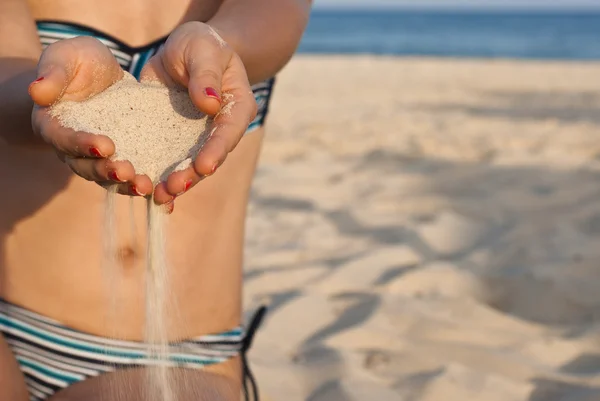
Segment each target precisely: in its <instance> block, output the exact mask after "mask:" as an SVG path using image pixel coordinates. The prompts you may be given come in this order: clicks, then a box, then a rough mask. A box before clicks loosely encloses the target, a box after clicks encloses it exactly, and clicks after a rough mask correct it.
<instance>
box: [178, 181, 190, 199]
mask: <svg viewBox="0 0 600 401" xmlns="http://www.w3.org/2000/svg"><path fill="white" fill-rule="evenodd" d="M191 186H192V180H187V181H186V182H185V183H184V184H183V191H181V192H180V193H178V194H177V195H175V197H178V196H181V195H183V194H184V193H186V192H187V190H188V189H190V187H191Z"/></svg>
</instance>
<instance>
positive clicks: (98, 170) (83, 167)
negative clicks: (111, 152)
mask: <svg viewBox="0 0 600 401" xmlns="http://www.w3.org/2000/svg"><path fill="white" fill-rule="evenodd" d="M65 163H66V164H67V165H68V166H69V167H70V168H71V170H73V172H74V173H75V174H77V175H78V176H80V177H82V178H84V179H86V180H88V181H111V182H113V183H115V182H116V183H125V182H129V181H131V180H133V178H134V177H135V172H134V169H133V166H132V165H131V163H130V162H127V161H111V160H107V159H84V158H70V157H67V158H65Z"/></svg>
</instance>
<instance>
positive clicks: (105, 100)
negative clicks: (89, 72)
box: [50, 73, 211, 401]
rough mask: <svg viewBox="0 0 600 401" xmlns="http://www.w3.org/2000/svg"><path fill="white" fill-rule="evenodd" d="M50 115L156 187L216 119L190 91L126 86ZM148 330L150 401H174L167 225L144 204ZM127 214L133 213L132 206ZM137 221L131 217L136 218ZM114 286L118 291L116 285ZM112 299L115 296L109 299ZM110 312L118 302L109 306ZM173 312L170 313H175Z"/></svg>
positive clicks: (186, 160) (111, 235)
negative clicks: (108, 142) (108, 145)
mask: <svg viewBox="0 0 600 401" xmlns="http://www.w3.org/2000/svg"><path fill="white" fill-rule="evenodd" d="M50 112H51V115H52V116H54V117H56V118H58V120H59V122H60V124H61V125H62V126H64V127H67V128H72V129H74V130H76V131H84V132H89V133H92V134H101V135H106V136H107V137H109V138H110V139H112V141H113V142H114V144H115V154H114V155H113V156H112V157H111V158H112V159H113V160H127V161H129V162H131V164H132V165H133V168H134V169H135V172H136V174H146V175H148V176H149V177H150V179H151V180H152V182H153V183H154V185H156V184H157V183H158V182H159V181H161V180H165V179H166V178H167V176H168V175H169V174H170V173H171V172H173V171H178V170H180V169H184V168H186V167H188V166H189V165H190V164H191V161H192V159H193V158H194V157H196V155H197V154H198V151H199V150H200V148H201V147H202V145H203V144H204V142H205V141H206V139H208V137H209V132H208V127H209V126H210V124H209V123H210V122H211V119H210V118H209V117H208V116H206V115H205V114H203V113H201V112H200V111H198V109H197V108H196V107H195V106H194V104H193V103H192V101H191V99H190V97H189V95H188V92H187V90H185V89H183V88H180V89H175V88H167V87H165V86H164V85H162V84H160V83H156V82H154V83H142V84H140V83H138V82H137V81H136V80H135V78H133V76H131V75H130V74H127V73H125V75H124V77H123V79H121V80H120V81H118V82H116V83H115V84H113V85H112V86H110V87H109V88H108V89H106V90H105V91H104V92H102V93H99V94H97V95H95V96H93V97H91V98H90V99H88V100H86V101H83V102H70V101H64V102H58V103H57V104H55V105H54V106H52V108H51V110H50ZM115 190H116V184H115V185H113V186H111V187H110V188H109V191H108V192H107V198H106V207H105V233H104V241H105V244H104V253H105V255H104V259H105V262H106V264H107V268H106V271H105V274H106V276H107V277H108V279H109V280H108V281H109V282H111V281H110V280H111V277H115V274H114V271H115V269H117V267H116V265H117V263H116V262H117V261H116V260H115V257H116V253H117V249H116V246H117V245H116V244H117V239H116V234H117V233H116V230H115V217H114V213H115V210H114V204H115V203H114V197H115V195H116V192H115ZM147 205H148V208H147V230H148V231H147V234H148V235H147V245H146V278H145V281H146V294H145V303H146V328H145V342H146V344H147V351H148V355H149V356H150V357H151V358H152V359H154V360H157V361H162V363H158V364H155V363H153V364H152V365H153V366H150V367H148V369H147V371H148V382H147V394H146V399H147V400H148V401H153V400H156V401H158V400H160V401H174V400H175V398H174V392H173V389H172V386H171V382H172V380H171V378H170V371H169V369H168V368H167V365H166V362H167V361H168V359H169V341H168V338H169V336H168V328H167V326H166V319H165V318H166V316H167V311H166V309H165V306H166V305H167V303H168V300H169V299H170V298H171V294H170V290H169V288H170V287H169V284H168V281H169V269H168V266H167V260H166V252H165V241H166V237H165V229H164V225H165V221H164V218H163V217H164V213H163V212H162V211H161V209H160V206H158V205H156V204H155V203H154V201H153V200H152V199H150V198H149V199H147ZM130 213H133V210H132V205H130ZM131 219H132V221H133V217H131ZM113 284H115V283H113ZM110 293H111V294H113V295H112V296H113V297H114V296H115V295H114V291H111V292H110ZM107 301H108V302H110V304H112V305H113V306H114V305H116V302H115V300H114V299H113V300H107ZM171 312H172V311H171Z"/></svg>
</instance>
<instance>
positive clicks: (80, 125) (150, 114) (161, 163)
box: [51, 73, 210, 183]
mask: <svg viewBox="0 0 600 401" xmlns="http://www.w3.org/2000/svg"><path fill="white" fill-rule="evenodd" d="M51 114H52V115H53V116H55V117H58V119H59V121H60V122H61V124H62V125H63V126H65V127H69V128H72V129H74V130H77V131H84V132H89V133H92V134H102V135H106V136H107V137H109V138H111V139H112V141H113V142H114V144H115V149H116V152H115V154H114V156H113V157H112V159H114V160H127V161H130V162H131V164H133V167H134V169H135V172H136V174H146V175H148V176H149V177H150V179H151V180H152V182H154V183H158V182H159V181H160V180H164V179H166V177H167V176H168V175H169V174H170V173H172V172H173V171H178V170H181V169H184V168H186V167H188V166H189V165H190V164H191V161H192V159H193V158H194V157H195V156H196V155H197V153H198V151H199V150H200V148H201V147H202V145H203V144H204V142H205V141H206V139H207V138H208V136H209V130H208V129H207V127H209V126H210V121H209V118H208V117H207V116H206V115H205V114H203V113H201V112H200V111H198V109H197V108H196V107H195V106H194V104H193V103H192V101H191V100H190V97H189V95H188V93H187V90H185V89H172V88H167V87H165V86H163V85H161V84H160V83H152V82H145V83H143V84H140V83H138V82H137V81H136V80H135V78H134V77H133V76H131V75H130V74H128V73H125V74H124V77H123V79H122V80H120V81H118V82H116V83H115V84H114V85H112V86H111V87H109V88H108V89H107V90H105V91H104V92H102V93H100V94H98V95H96V96H94V97H92V98H90V99H88V100H87V101H85V102H59V103H57V104H56V105H54V106H53V107H52V108H51Z"/></svg>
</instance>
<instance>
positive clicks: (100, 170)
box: [29, 37, 153, 196]
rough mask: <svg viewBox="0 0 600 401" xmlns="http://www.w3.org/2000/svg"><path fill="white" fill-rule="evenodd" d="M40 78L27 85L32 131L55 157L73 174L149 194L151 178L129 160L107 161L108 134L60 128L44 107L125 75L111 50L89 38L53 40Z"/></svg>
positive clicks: (79, 97)
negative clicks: (55, 154) (45, 143)
mask: <svg viewBox="0 0 600 401" xmlns="http://www.w3.org/2000/svg"><path fill="white" fill-rule="evenodd" d="M37 76H38V78H37V80H35V81H34V82H33V83H32V84H31V85H30V86H29V93H30V95H31V98H32V99H33V101H34V103H35V106H34V108H33V112H32V116H31V121H32V127H33V131H34V132H35V133H36V134H37V135H39V136H40V137H42V139H43V140H44V141H46V142H47V143H48V144H50V145H51V146H53V147H54V150H55V151H56V153H57V155H58V157H59V159H60V160H62V161H63V162H64V163H66V164H67V165H68V166H69V167H70V168H71V170H73V172H75V174H77V175H79V176H81V177H83V178H85V179H86V180H89V181H95V182H97V183H98V184H100V185H102V186H106V185H109V184H115V183H118V192H119V193H122V194H129V195H142V196H143V195H149V194H151V193H152V189H153V188H152V182H151V181H150V178H148V177H147V176H145V175H136V174H135V170H134V168H133V166H132V165H131V163H130V162H127V161H111V160H108V157H110V156H112V155H113V154H114V153H115V145H114V143H113V142H112V141H111V140H110V139H109V138H108V137H106V136H103V135H95V134H90V133H87V132H75V131H73V130H72V129H69V128H64V127H62V126H61V125H60V123H59V122H58V121H57V120H56V119H55V118H53V117H51V116H50V114H49V112H48V106H50V105H52V104H54V103H55V102H57V101H59V100H71V101H75V102H79V101H83V100H85V99H87V98H89V97H90V96H93V95H95V94H97V93H99V92H102V91H103V90H105V89H106V88H108V87H109V86H110V85H112V84H113V83H115V82H116V81H118V80H119V79H121V78H122V77H123V70H122V69H121V67H120V66H119V64H118V63H117V61H116V60H115V58H114V56H113V55H112V53H111V52H110V50H109V49H108V48H107V47H106V46H105V45H103V44H102V43H101V42H100V41H98V40H97V39H94V38H90V37H77V38H74V39H66V40H61V41H59V42H56V43H53V44H51V45H50V46H48V48H46V50H45V51H44V52H43V53H42V57H41V58H40V61H39V63H38V75H37Z"/></svg>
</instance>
